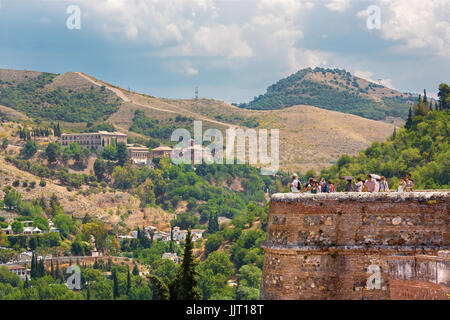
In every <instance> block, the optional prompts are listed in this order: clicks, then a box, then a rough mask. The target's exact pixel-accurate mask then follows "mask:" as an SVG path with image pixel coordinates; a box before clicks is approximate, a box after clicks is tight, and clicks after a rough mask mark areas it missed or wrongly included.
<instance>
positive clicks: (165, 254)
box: [161, 252, 181, 263]
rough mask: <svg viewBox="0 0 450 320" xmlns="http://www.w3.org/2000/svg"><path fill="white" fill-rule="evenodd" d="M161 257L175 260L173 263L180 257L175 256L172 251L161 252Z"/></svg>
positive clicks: (178, 260)
mask: <svg viewBox="0 0 450 320" xmlns="http://www.w3.org/2000/svg"><path fill="white" fill-rule="evenodd" d="M161 259H168V260H172V261H173V262H175V263H179V262H180V260H181V259H180V257H179V256H177V254H176V253H172V252H165V253H163V255H162V258H161Z"/></svg>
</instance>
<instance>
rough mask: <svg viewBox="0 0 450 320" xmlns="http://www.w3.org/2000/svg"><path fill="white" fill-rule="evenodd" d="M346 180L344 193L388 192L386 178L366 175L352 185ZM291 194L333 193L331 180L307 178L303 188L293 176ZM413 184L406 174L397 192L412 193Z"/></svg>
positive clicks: (347, 178)
mask: <svg viewBox="0 0 450 320" xmlns="http://www.w3.org/2000/svg"><path fill="white" fill-rule="evenodd" d="M344 179H345V180H347V184H346V185H345V192H390V190H389V184H388V181H387V180H386V177H384V176H379V175H375V174H368V175H367V179H366V180H365V181H363V180H362V179H361V178H357V179H356V181H357V182H356V183H355V184H354V185H353V177H344ZM289 187H290V188H291V192H292V193H299V192H304V193H330V192H335V188H334V184H333V182H332V181H331V180H328V181H326V180H325V178H322V179H320V181H317V180H315V179H314V178H309V179H308V182H307V183H306V184H305V185H304V186H303V185H302V183H301V182H300V180H298V175H297V174H295V173H294V174H293V175H292V178H291V183H290V184H289ZM413 187H414V182H413V180H412V179H411V174H410V173H407V174H406V177H405V178H401V179H400V182H399V183H398V188H397V192H411V191H413Z"/></svg>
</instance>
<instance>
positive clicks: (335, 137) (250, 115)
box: [0, 71, 394, 173]
mask: <svg viewBox="0 0 450 320" xmlns="http://www.w3.org/2000/svg"><path fill="white" fill-rule="evenodd" d="M28 73H29V72H28V71H23V75H22V76H21V71H16V72H14V73H13V72H12V71H8V72H0V81H2V83H3V84H2V85H0V104H3V105H5V106H6V107H7V108H8V110H11V111H13V112H20V113H21V114H24V116H26V117H31V118H34V119H39V120H41V121H44V122H45V121H47V122H52V121H54V120H58V121H61V127H62V128H63V130H65V131H86V130H88V129H89V128H87V126H89V127H90V126H95V125H98V124H102V123H103V122H107V123H110V124H112V125H114V127H115V128H116V129H117V130H120V131H122V132H125V133H127V134H128V135H129V136H130V138H132V139H138V140H139V141H142V139H148V138H149V136H146V135H145V134H144V133H143V131H142V130H130V128H136V126H133V124H134V123H133V120H134V119H135V113H136V110H139V111H142V112H143V113H144V114H145V116H146V117H148V118H149V119H152V120H155V121H158V123H157V125H158V126H159V127H160V128H161V129H164V130H165V131H168V130H169V129H171V128H174V127H177V126H178V127H186V128H192V124H193V121H194V120H202V121H203V129H204V130H207V129H209V128H217V129H219V130H221V131H222V132H223V134H224V136H225V130H226V129H227V128H233V127H242V128H244V129H245V128H267V129H271V128H278V129H280V138H281V139H282V141H281V143H280V146H281V150H280V167H281V169H285V170H295V171H298V172H303V173H304V172H306V171H307V170H309V169H314V170H320V169H321V168H323V167H329V166H330V165H332V164H333V163H335V162H336V161H337V159H338V158H339V157H340V156H342V155H344V154H350V155H356V154H357V152H358V151H359V150H361V149H363V148H366V147H368V146H369V145H370V143H371V142H372V141H374V140H378V141H384V140H385V139H386V137H388V136H389V135H390V134H391V133H392V132H393V130H394V126H393V125H392V124H387V123H384V122H380V121H373V120H368V119H365V118H361V117H358V116H354V115H349V114H345V113H340V112H334V111H328V110H324V109H320V108H315V107H311V106H306V105H302V106H295V107H291V108H284V109H282V110H248V109H242V108H238V107H236V106H233V105H229V104H227V103H225V102H222V101H218V100H214V99H198V100H194V99H166V98H157V97H153V96H149V95H145V94H139V93H136V92H128V91H127V90H124V89H122V88H119V87H117V86H114V85H111V84H109V83H106V82H103V81H101V80H98V79H95V78H93V77H91V76H89V75H87V74H84V73H79V72H69V73H65V74H61V75H56V74H45V73H33V74H30V75H27V74H28ZM31 75H33V77H34V78H32V79H30V77H31ZM12 79H14V80H12ZM12 81H14V82H12ZM6 82H7V83H6ZM36 87H38V88H37V90H35V88H36ZM36 92H37V93H36ZM23 93H25V94H23ZM47 93H49V94H50V95H51V96H53V97H56V98H57V99H56V98H55V99H53V100H51V101H50V100H49V99H47V98H46V96H44V94H47ZM60 95H62V97H63V98H61V99H62V100H61V101H60V100H59V98H58V97H59V96H60ZM24 100H25V102H26V103H24ZM40 101H43V103H39V102H40ZM67 101H73V102H70V103H69V102H68V103H66V102H67ZM80 102H81V105H80V104H79V103H80ZM91 102H93V103H92V104H91ZM75 104H76V106H74V105H75ZM98 105H101V106H102V107H101V109H100V110H101V111H97V107H96V106H98ZM72 106H74V107H72ZM0 112H1V109H0ZM16 115H17V114H16ZM10 118H11V117H10ZM12 118H15V116H13V117H12ZM15 119H18V118H15ZM179 119H183V121H182V122H180V121H178V120H179ZM164 130H163V131H164ZM152 138H155V137H153V136H152ZM159 140H162V141H160V142H161V143H164V144H170V141H167V140H168V139H167V135H166V136H165V137H164V139H159Z"/></svg>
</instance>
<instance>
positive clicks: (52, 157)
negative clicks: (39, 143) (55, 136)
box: [45, 142, 61, 163]
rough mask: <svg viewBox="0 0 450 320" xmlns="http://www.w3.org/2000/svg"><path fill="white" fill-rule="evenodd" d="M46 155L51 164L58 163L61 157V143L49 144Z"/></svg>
mask: <svg viewBox="0 0 450 320" xmlns="http://www.w3.org/2000/svg"><path fill="white" fill-rule="evenodd" d="M45 155H46V157H47V159H48V161H49V162H50V163H53V162H56V161H57V160H58V159H59V157H60V155H61V144H60V143H59V142H53V143H49V144H48V146H47V148H46V149H45Z"/></svg>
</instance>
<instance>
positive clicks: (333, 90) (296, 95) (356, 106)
mask: <svg viewBox="0 0 450 320" xmlns="http://www.w3.org/2000/svg"><path fill="white" fill-rule="evenodd" d="M416 99H417V96H416V95H414V94H411V93H401V92H399V91H397V90H395V89H391V88H388V87H386V86H382V85H380V84H376V83H373V82H370V81H369V80H366V79H363V78H361V77H357V76H354V75H352V74H351V73H350V72H347V71H346V70H344V69H329V68H326V69H325V68H315V69H312V68H305V69H301V70H299V71H297V72H296V73H294V74H291V75H290V76H288V77H285V78H283V79H281V80H279V81H277V82H276V83H274V84H272V85H270V86H269V87H268V88H267V90H266V93H264V94H261V95H259V96H257V97H255V98H254V99H253V100H252V101H250V102H248V103H241V104H239V105H237V104H235V105H236V106H238V107H240V108H246V109H256V110H275V109H283V108H286V107H290V106H293V105H300V104H305V105H312V106H315V107H319V108H323V109H327V110H334V111H340V112H344V113H351V114H355V115H359V116H361V117H365V118H368V119H374V120H383V119H386V117H400V118H402V119H404V120H405V119H406V117H407V115H408V110H409V108H410V107H411V106H412V104H413V103H414V102H415V100H416Z"/></svg>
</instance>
